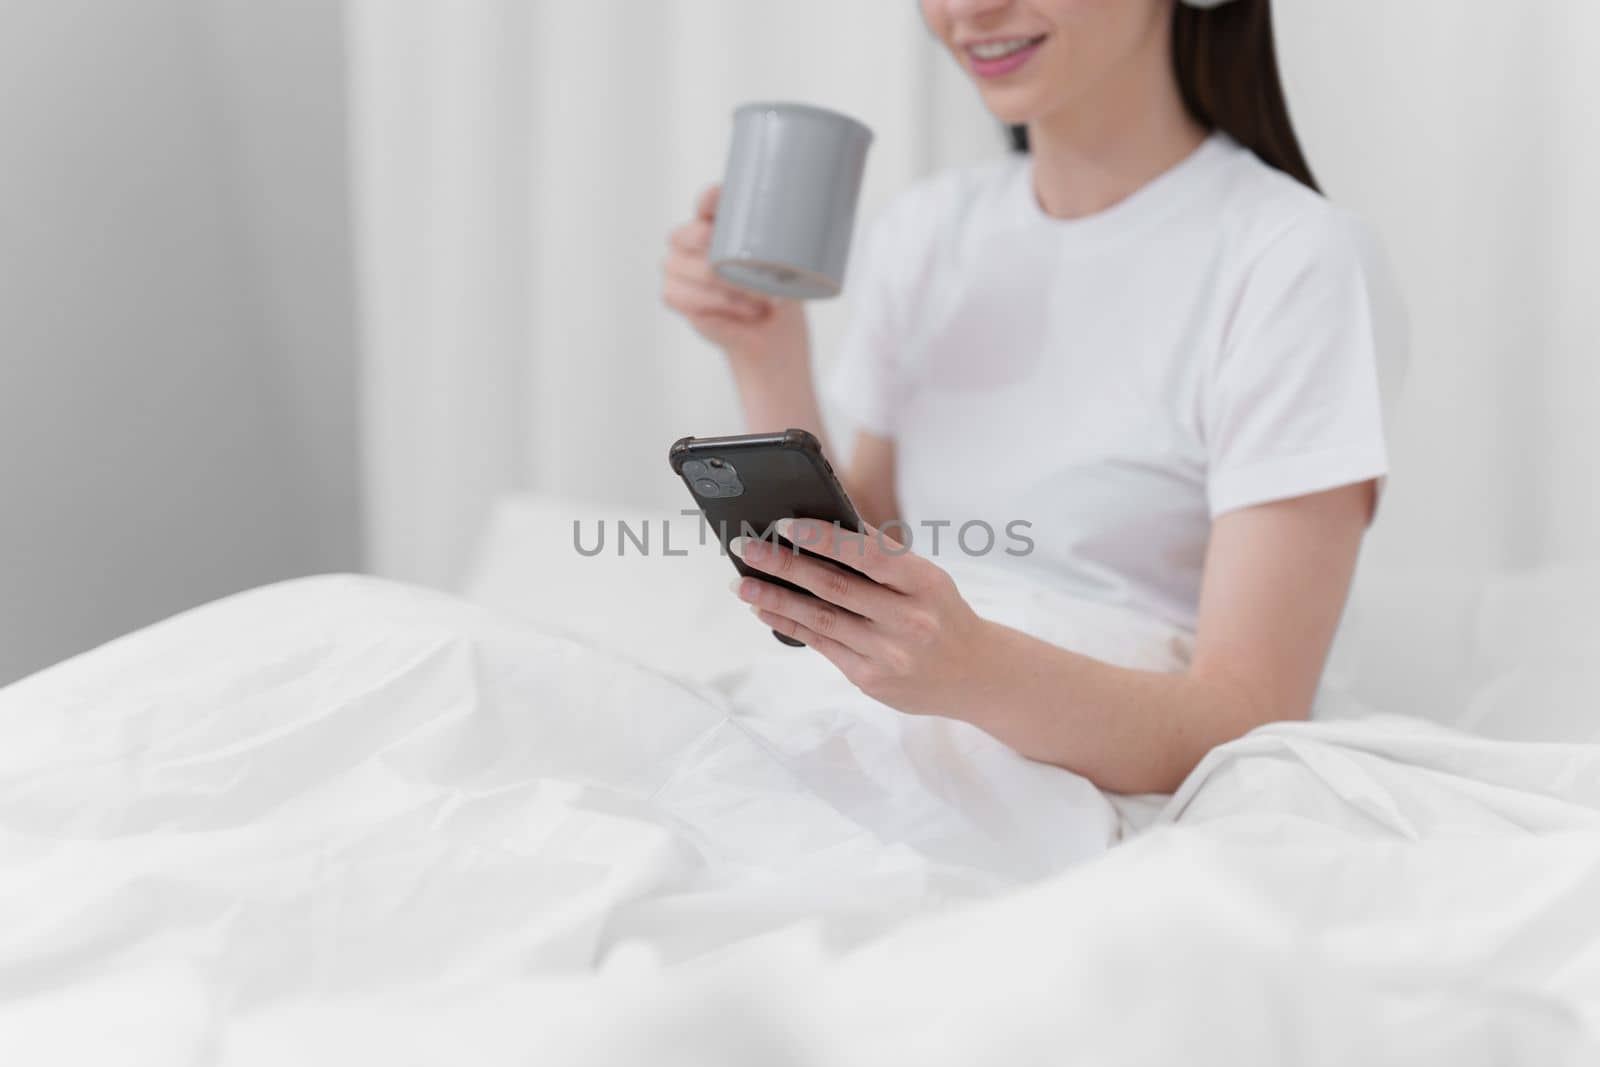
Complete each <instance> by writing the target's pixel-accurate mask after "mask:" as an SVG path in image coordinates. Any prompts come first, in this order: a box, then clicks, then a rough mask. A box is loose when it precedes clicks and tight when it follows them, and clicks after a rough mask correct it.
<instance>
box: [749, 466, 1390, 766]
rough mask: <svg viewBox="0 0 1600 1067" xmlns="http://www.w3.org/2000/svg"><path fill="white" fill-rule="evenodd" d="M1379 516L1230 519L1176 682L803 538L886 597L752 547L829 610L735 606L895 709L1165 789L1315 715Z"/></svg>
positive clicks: (1346, 502)
mask: <svg viewBox="0 0 1600 1067" xmlns="http://www.w3.org/2000/svg"><path fill="white" fill-rule="evenodd" d="M1373 502H1374V489H1373V484H1372V483H1371V482H1367V483H1364V484H1361V485H1354V486H1347V487H1344V488H1340V489H1334V490H1329V491H1328V492H1324V493H1316V494H1313V495H1311V496H1305V497H1299V498H1296V499H1293V500H1285V501H1280V502H1276V503H1271V504H1263V505H1259V506H1257V507H1252V508H1245V509H1241V510H1239V511H1236V512H1232V513H1229V514H1227V515H1224V516H1222V517H1221V518H1219V519H1218V520H1217V521H1216V523H1215V524H1214V526H1213V529H1212V536H1211V544H1210V548H1209V550H1208V553H1207V557H1206V568H1205V581H1204V588H1203V591H1202V594H1201V602H1200V623H1199V632H1198V634H1197V641H1196V649H1195V658H1194V662H1193V663H1192V664H1191V665H1190V667H1189V669H1188V670H1187V671H1186V672H1184V673H1182V674H1161V673H1155V672H1150V671H1139V670H1130V669H1127V668H1122V667H1114V666H1111V665H1110V664H1106V663H1103V662H1100V661H1098V660H1095V659H1091V658H1089V657H1087V656H1082V655H1079V654H1077V653H1074V652H1069V651H1067V650H1065V649H1062V648H1059V647H1057V646H1055V645H1052V644H1049V643H1047V642H1044V641H1040V640H1038V639H1036V638H1032V637H1029V636H1028V635H1026V634H1023V633H1021V632H1019V631H1017V630H1013V629H1011V628H1009V627H1006V626H1001V625H999V624H997V623H993V622H989V621H988V620H985V619H981V618H979V617H978V616H977V615H975V614H974V613H973V612H972V610H971V608H970V607H968V606H967V604H966V602H965V601H964V600H962V598H961V595H960V593H959V592H957V590H956V588H955V584H954V582H952V581H951V579H950V577H949V575H947V574H946V573H945V572H944V571H943V570H941V569H940V568H939V567H937V566H936V565H934V564H933V563H932V562H930V561H929V560H926V559H923V558H921V557H918V556H914V555H910V554H895V553H894V552H893V551H892V550H891V551H888V552H885V551H883V542H882V541H881V540H880V539H878V538H875V537H869V538H866V539H865V541H864V542H863V543H861V544H859V545H858V544H857V543H856V542H854V541H852V540H851V539H849V538H844V539H840V538H838V537H837V536H836V535H835V534H834V533H833V531H831V530H828V529H820V530H804V529H796V530H795V531H794V533H793V534H792V536H793V537H796V538H800V539H801V540H800V541H799V543H801V544H804V545H805V546H806V547H807V548H809V549H812V550H813V551H817V552H820V553H822V554H824V555H830V556H833V557H834V558H837V559H839V560H841V561H843V562H846V563H848V564H850V566H852V567H855V568H857V569H859V570H862V571H863V572H864V573H866V574H867V575H868V576H869V577H871V578H873V579H874V580H875V581H876V582H878V583H880V584H878V585H874V584H872V583H870V582H865V581H862V580H860V579H852V578H849V577H841V576H840V575H839V573H838V572H837V569H836V568H830V567H827V566H825V565H823V564H819V563H816V562H813V561H811V560H807V559H806V558H805V557H804V556H800V555H798V554H796V553H792V552H787V551H783V550H779V549H774V548H772V546H770V545H766V544H763V543H760V542H750V543H748V544H747V545H745V546H743V547H744V548H745V554H744V558H745V560H746V561H747V562H749V563H750V564H751V565H752V566H755V567H756V568H758V569H760V570H764V571H767V572H768V573H771V574H774V575H777V576H780V577H783V578H786V579H788V580H790V581H793V582H795V583H796V584H798V585H800V586H802V587H804V588H806V589H810V590H811V591H812V592H814V593H816V594H817V595H818V596H819V597H821V598H822V601H821V602H819V601H817V600H814V599H811V598H808V597H801V596H798V595H796V594H794V593H792V592H789V591H788V590H786V589H783V588H782V587H780V586H777V585H773V584H771V583H768V582H761V581H758V580H756V579H749V578H747V579H745V580H744V581H743V582H741V583H740V586H739V595H740V597H741V598H742V599H745V600H747V601H750V602H751V603H752V604H753V605H756V606H757V609H758V610H757V613H758V614H759V615H760V617H761V619H762V621H763V622H766V623H767V624H768V625H770V626H773V627H776V628H778V629H779V630H781V631H783V632H785V633H789V634H791V635H793V636H795V637H797V638H798V639H800V640H802V641H804V642H805V643H806V644H808V645H810V646H812V647H813V648H815V649H816V650H817V651H818V652H820V653H821V654H822V655H824V656H826V657H827V658H828V659H829V660H830V661H832V662H833V663H834V665H835V666H837V667H838V668H839V669H840V670H841V671H842V672H843V673H844V674H845V675H846V676H847V677H849V678H850V680H851V681H853V682H855V683H856V684H857V685H858V686H859V687H860V688H861V689H862V690H863V691H865V692H866V693H868V694H869V695H871V696H873V697H875V698H877V699H878V700H881V701H883V702H884V703H885V704H888V705H890V706H891V707H895V708H898V709H900V710H902V711H907V712H912V713H918V714H934V715H945V716H949V717H951V718H959V719H965V720H967V721H969V722H971V723H973V724H974V725H976V726H978V727H980V728H982V729H983V730H985V731H987V732H989V733H990V734H993V735H994V736H995V737H997V738H999V739H1000V740H1002V741H1004V742H1005V743H1007V744H1008V745H1010V746H1011V747H1012V748H1014V749H1016V750H1017V751H1018V752H1020V753H1022V754H1023V755H1025V756H1028V757H1030V758H1032V759H1036V760H1040V761H1042V762H1046V763H1053V764H1057V765H1059V766H1062V767H1066V768H1067V769H1069V770H1073V771H1076V772H1078V773H1080V774H1082V775H1084V776H1085V777H1087V778H1089V779H1090V780H1092V781H1093V782H1095V783H1096V784H1097V785H1099V786H1101V787H1102V788H1104V789H1110V790H1113V791H1117V792H1124V793H1143V792H1170V791H1172V790H1174V789H1176V788H1177V786H1178V784H1179V783H1180V782H1182V781H1183V779H1184V777H1185V776H1187V775H1188V773H1189V772H1190V771H1191V770H1193V769H1194V766H1195V764H1196V763H1198V762H1199V760H1200V757H1202V756H1203V755H1205V753H1206V752H1207V751H1209V750H1210V749H1211V748H1213V747H1215V746H1216V745H1219V744H1221V743H1223V742H1224V741H1229V740H1232V739H1233V738H1236V737H1238V736H1240V735H1241V734H1244V733H1245V732H1247V731H1249V730H1251V729H1253V728H1254V727H1256V726H1259V725H1261V724H1263V723H1267V722H1272V721H1274V720H1279V719H1298V718H1304V717H1305V716H1306V715H1307V714H1308V712H1309V710H1310V706H1311V700H1312V697H1313V696H1314V694H1315V693H1316V689H1317V684H1318V681H1319V679H1320V677H1321V674H1322V667H1323V662H1324V660H1325V658H1326V656H1327V652H1328V647H1329V645H1330V644H1331V643H1332V640H1333V634H1334V631H1335V629H1336V628H1337V626H1338V622H1339V616H1340V614H1341V612H1342V611H1343V609H1344V602H1345V597H1346V595H1347V593H1348V591H1349V586H1350V579H1351V576H1352V574H1353V573H1354V570H1355V564H1356V558H1357V556H1358V554H1359V551H1360V547H1361V538H1362V535H1363V533H1364V531H1365V529H1366V526H1367V523H1368V520H1369V518H1370V516H1371V513H1372V507H1373ZM808 535H809V536H808ZM890 544H891V545H892V542H890Z"/></svg>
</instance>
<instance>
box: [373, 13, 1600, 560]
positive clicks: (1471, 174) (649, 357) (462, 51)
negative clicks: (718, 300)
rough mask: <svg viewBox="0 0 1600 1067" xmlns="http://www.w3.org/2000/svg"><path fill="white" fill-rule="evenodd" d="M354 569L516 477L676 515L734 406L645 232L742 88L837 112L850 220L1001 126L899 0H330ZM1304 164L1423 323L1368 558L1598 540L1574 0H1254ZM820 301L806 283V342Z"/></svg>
mask: <svg viewBox="0 0 1600 1067" xmlns="http://www.w3.org/2000/svg"><path fill="white" fill-rule="evenodd" d="M348 4H349V19H350V34H349V39H350V43H351V49H352V127H353V130H354V145H353V169H354V175H355V178H354V181H355V203H356V210H357V218H358V230H359V233H358V249H359V270H360V280H361V290H362V298H363V314H362V319H363V323H364V353H363V366H364V383H363V389H364V419H365V428H364V435H365V436H364V440H365V445H366V480H367V487H368V488H367V497H368V499H367V504H368V529H369V531H370V533H369V563H370V565H371V567H372V569H374V570H375V571H377V572H378V573H381V574H386V575H391V576H395V577H400V578H406V579H411V580H418V581H423V582H429V583H434V584H449V583H450V582H451V581H452V580H453V579H454V578H455V577H456V576H457V575H458V573H459V571H460V569H461V567H462V566H463V565H464V563H465V560H466V557H467V554H468V553H469V552H470V551H471V548H472V541H473V537H474V535H475V532H476V530H477V528H478V526H479V524H480V523H481V521H482V518H483V515H484V511H485V508H486V507H487V506H488V504H489V502H490V501H491V500H492V498H493V497H494V496H495V495H496V494H497V493H499V492H501V491H503V490H506V489H516V488H521V489H535V490H545V491H555V492H561V493H565V494H568V495H572V496H577V497H582V498H587V499H590V500H594V501H599V502H612V501H617V502H629V503H638V504H664V505H669V506H679V505H680V503H681V501H680V496H681V489H680V487H679V486H678V485H676V484H675V483H674V482H673V481H672V479H671V478H670V477H669V476H668V474H667V468H666V463H665V458H664V457H665V452H666V447H667V445H668V444H669V443H670V442H671V441H672V440H673V439H674V438H676V437H678V436H680V435H682V434H686V433H698V434H706V433H717V432H725V431H731V430H734V429H736V428H737V427H738V419H737V414H736V410H735V407H734V403H733V397H732V393H731V390H730V387H729V386H728V384H727V381H726V377H725V375H724V374H723V373H722V370H721V367H720V365H719V361H718V358H717V356H716V355H715V353H714V352H712V351H711V350H710V349H709V348H708V347H707V346H705V345H704V344H703V343H701V342H699V341H698V340H697V339H696V338H694V337H693V335H692V334H691V333H690V332H689V331H688V329H687V328H686V327H684V326H683V325H682V324H680V323H679V322H677V321H676V320H674V319H673V318H672V317H671V316H670V315H668V314H667V313H666V312H665V310H663V309H662V308H661V307H660V304H659V301H658V298H657V295H656V292H657V276H656V271H657V265H658V262H659V259H660V257H661V254H662V252H663V251H664V245H663V241H664V237H665V234H666V232H667V230H668V228H669V227H671V226H672V225H675V224H676V223H677V222H678V221H680V220H682V219H683V218H684V217H685V216H686V214H687V212H688V210H689V207H690V204H691V201H692V199H693V197H694V195H695V193H696V191H697V190H698V189H699V188H700V187H701V186H702V185H704V184H706V183H707V182H709V181H712V180H715V179H716V178H717V177H718V176H719V173H720V170H721V166H722V162H723V151H724V147H725V142H726V136H727V130H728V113H729V111H730V110H731V109H732V108H733V106H734V105H735V104H737V103H739V102H742V101H745V100H749V99H759V98H788V99H801V100H809V101H814V102H818V103H822V104H825V105H829V106H833V107H836V108H839V109H841V110H844V111H847V112H850V113H852V114H855V115H858V116H860V117H861V118H863V119H865V120H866V121H867V122H868V123H869V124H870V125H872V126H873V127H874V129H875V130H876V131H877V134H878V140H877V143H876V144H875V146H874V148H873V152H872V157H871V162H870V164H869V169H868V188H867V191H866V195H865V201H864V205H863V217H864V218H865V217H868V216H870V215H871V213H872V212H873V211H874V210H875V209H876V207H877V206H878V205H880V204H881V203H882V202H883V200H884V199H885V198H886V197H887V196H888V195H890V194H892V193H893V192H894V191H895V190H896V189H898V188H901V187H903V186H904V185H906V184H907V183H908V182H910V181H911V180H913V179H914V178H915V177H916V176H918V175H919V174H922V173H924V172H927V171H930V170H932V169H935V168H937V167H940V166H943V165H947V164H951V163H956V162H962V161H966V160H970V159H973V158H976V157H978V156H981V155H984V154H990V153H993V152H996V151H998V150H999V147H1000V141H999V135H998V132H997V129H996V127H995V125H994V124H993V122H992V121H990V120H989V119H988V118H987V117H986V116H985V115H984V114H983V113H982V111H981V109H980V108H979V106H978V104H977V102H976V97H975V94H974V93H973V92H972V91H971V90H970V89H969V88H968V87H966V86H965V85H964V84H962V80H961V78H960V76H959V75H958V74H957V73H956V72H955V71H954V69H953V65H952V64H951V63H950V62H949V61H948V60H947V59H946V58H944V57H943V56H941V55H940V54H939V53H938V50H937V49H936V48H935V47H934V45H933V44H932V42H931V41H930V40H929V39H928V36H927V33H926V31H925V30H924V29H923V27H922V26H921V24H920V21H919V19H918V15H917V12H916V5H915V4H913V3H912V2H911V0H809V2H807V3H803V4H802V3H795V2H793V0H583V2H582V3H554V2H544V0H531V2H530V0H455V2H451V0H348ZM1277 15H1278V22H1279V35H1280V45H1281V52H1282V60H1283V65H1284V68H1285V76H1286V80H1287V82H1288V86H1289V93H1290V97H1291V102H1292V106H1293V109H1294V111H1295V114H1296V117H1297V120H1298V122H1299V124H1300V126H1301V133H1302V136H1303V138H1304V140H1305V141H1306V144H1307V149H1308V152H1309V154H1310V156H1311V158H1312V162H1313V165H1314V166H1315V167H1316V169H1317V171H1318V173H1319V174H1320V175H1321V177H1322V178H1323V181H1324V185H1325V187H1326V188H1327V189H1328V191H1329V192H1330V193H1331V194H1332V195H1333V196H1334V198H1335V199H1337V200H1339V201H1341V202H1343V203H1345V204H1346V205H1348V206H1350V207H1352V208H1353V209H1355V210H1356V211H1358V212H1360V213H1362V214H1364V215H1366V216H1368V217H1369V218H1370V219H1372V220H1373V221H1374V222H1375V223H1376V224H1377V227H1378V229H1379V230H1380V232H1381V233H1382V234H1383V237H1384V239H1385V242H1386V244H1387V246H1388V248H1389V250H1390V253H1391V256H1392V259H1393V260H1394V263H1395V266H1396V270H1397V273H1398V276H1399V281H1400V283H1401V286H1402V288H1403V290H1404V292H1405V295H1406V297H1407V300H1408V303H1409V306H1410V312H1411V322H1412V346H1411V352H1412V358H1411V370H1412V373H1411V376H1410V381H1409V385H1408V388H1407V390H1406V392H1405V395H1404V396H1403V398H1402V401H1401V404H1400V416H1401V418H1400V424H1399V425H1400V433H1399V434H1398V436H1397V438H1396V440H1395V441H1394V442H1393V446H1394V448H1393V450H1394V453H1395V457H1394V458H1395V471H1396V476H1395V478H1394V480H1393V482H1392V483H1391V492H1390V494H1389V496H1388V498H1387V501H1386V505H1385V508H1386V510H1385V516H1384V521H1383V523H1382V524H1380V531H1381V533H1380V536H1379V538H1378V541H1377V544H1375V546H1374V551H1375V552H1376V553H1379V554H1384V555H1387V556H1389V557H1390V559H1391V561H1400V562H1404V561H1406V560H1409V559H1420V560H1427V561H1428V562H1430V563H1437V562H1439V561H1440V560H1441V559H1452V560H1455V561H1457V562H1460V563H1463V564H1467V565H1482V566H1504V565H1521V564H1529V563H1534V562H1537V561H1541V560H1546V559H1554V558H1564V557H1572V556H1578V555H1585V554H1591V553H1593V552H1594V551H1595V548H1594V546H1596V545H1600V494H1597V493H1596V492H1595V478H1594V475H1593V474H1592V472H1591V469H1590V468H1591V466H1592V465H1593V463H1594V459H1595V457H1596V454H1597V452H1600V433H1597V431H1596V430H1595V429H1594V419H1593V418H1592V415H1591V412H1593V411H1594V410H1595V407H1596V403H1597V400H1600V359H1596V351H1595V349H1596V338H1597V337H1600V322H1597V319H1596V310H1595V303H1596V302H1595V301H1593V300H1592V290H1593V289H1594V279H1595V278H1597V277H1600V262H1597V257H1600V242H1597V241H1596V240H1595V235H1596V234H1600V227H1597V225H1596V223H1597V222H1600V219H1597V218H1596V214H1597V207H1596V199H1595V196H1594V194H1593V192H1592V190H1594V189H1597V188H1600V144H1597V137H1596V134H1595V133H1594V129H1593V120H1592V108H1593V103H1594V101H1595V100H1596V99H1600V75H1597V74H1596V68H1595V67H1594V65H1593V64H1592V63H1590V62H1588V59H1587V57H1588V56H1592V55H1595V54H1600V51H1597V50H1600V27H1597V21H1600V4H1595V3H1594V2H1593V0H1539V2H1537V3H1508V2H1505V0H1498V2H1495V0H1406V2H1403V3H1402V2H1396V0H1340V2H1339V3H1328V2H1327V0H1278V3H1277ZM842 313H843V308H842V307H841V306H840V305H839V304H838V303H834V304H827V305H818V306H817V308H816V315H815V321H816V323H817V350H818V353H819V357H820V358H823V359H826V357H827V355H828V354H829V353H830V351H831V348H832V344H831V342H832V340H833V339H834V338H836V337H837V334H838V331H839V328H840V317H841V315H842Z"/></svg>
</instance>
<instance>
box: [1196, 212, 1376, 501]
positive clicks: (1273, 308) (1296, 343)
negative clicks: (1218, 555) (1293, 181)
mask: <svg viewBox="0 0 1600 1067" xmlns="http://www.w3.org/2000/svg"><path fill="white" fill-rule="evenodd" d="M1377 362H1378V353H1377V342H1376V338H1375V325H1374V312H1373V307H1372V298H1371V292H1370V289H1369V286H1368V280H1367V278H1366V274H1365V268H1364V266H1363V256H1362V252H1361V250H1360V247H1359V244H1358V240H1357V235H1356V231H1355V226H1354V223H1353V221H1351V220H1348V219H1346V218H1345V217H1344V216H1342V215H1339V214H1337V213H1335V212H1333V211H1332V210H1330V211H1328V212H1327V213H1326V214H1323V215H1319V216H1317V217H1315V218H1313V219H1310V220H1306V221H1302V222H1300V223H1297V224H1295V225H1293V226H1291V227H1290V228H1289V229H1287V230H1286V231H1284V232H1283V233H1281V234H1279V235H1278V236H1277V237H1276V238H1275V239H1273V240H1272V241H1271V242H1270V243H1269V244H1268V246H1267V247H1266V249H1265V250H1264V251H1263V252H1262V253H1261V254H1260V255H1259V256H1258V257H1257V258H1256V260H1255V262H1254V263H1253V264H1252V266H1251V267H1250V269H1249V271H1248V273H1247V275H1246V276H1245V278H1244V279H1243V281H1242V283H1241V288H1240V290H1239V292H1238V295H1237V298H1236V300H1235V302H1234V305H1233V310H1232V315H1231V317H1230V319H1229V321H1228V322H1227V324H1226V326H1225V329H1224V335H1223V340H1222V344H1221V348H1220V352H1219V354H1218V358H1217V362H1216V365H1215V366H1214V367H1213V368H1212V373H1211V376H1210V381H1209V383H1208V390H1207V399H1206V401H1205V411H1204V419H1205V428H1206V453H1207V497H1208V503H1209V507H1210V512H1211V515H1212V517H1213V518H1214V517H1216V516H1218V515H1221V514H1223V513H1224V512H1228V511H1234V510H1237V509H1239V508H1245V507H1250V506H1252V505H1255V504H1263V503H1267V502H1269V501H1273V500H1285V499H1289V498H1291V497H1296V496H1304V495H1306V494H1309V493H1316V492H1321V491H1323V490H1326V489H1334V488H1337V487H1339V486H1343V485H1354V484H1357V483H1360V482H1364V481H1368V480H1372V479H1381V478H1383V476H1384V475H1386V474H1387V473H1388V457H1387V452H1386V448H1385V443H1384V434H1383V408H1382V402H1381V398H1380V396H1379V389H1378V371H1377Z"/></svg>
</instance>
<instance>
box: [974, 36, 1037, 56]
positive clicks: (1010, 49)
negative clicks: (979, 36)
mask: <svg viewBox="0 0 1600 1067" xmlns="http://www.w3.org/2000/svg"><path fill="white" fill-rule="evenodd" d="M1037 39H1038V38H1036V37H1013V38H1012V39H1011V40H1009V41H985V42H983V43H982V44H975V45H972V46H970V47H971V50H972V54H973V55H975V56H977V57H978V58H979V59H984V60H988V59H1004V58H1005V57H1006V56H1009V55H1014V54H1015V53H1017V52H1020V51H1022V50H1023V49H1024V48H1026V47H1028V46H1029V45H1030V44H1032V43H1033V42H1034V41H1036V40H1037Z"/></svg>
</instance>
